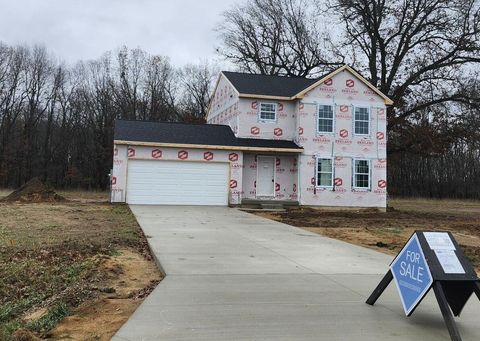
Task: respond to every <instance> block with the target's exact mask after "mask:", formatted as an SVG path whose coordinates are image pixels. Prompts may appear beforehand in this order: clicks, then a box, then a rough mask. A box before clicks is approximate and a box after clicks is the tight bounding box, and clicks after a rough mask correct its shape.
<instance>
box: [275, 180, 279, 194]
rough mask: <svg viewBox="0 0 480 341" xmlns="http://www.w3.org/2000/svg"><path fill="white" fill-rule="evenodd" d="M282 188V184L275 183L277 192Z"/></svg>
mask: <svg viewBox="0 0 480 341" xmlns="http://www.w3.org/2000/svg"><path fill="white" fill-rule="evenodd" d="M279 190H280V184H279V183H278V182H277V183H276V184H275V192H278V191H279Z"/></svg>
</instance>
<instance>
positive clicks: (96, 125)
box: [0, 45, 217, 189]
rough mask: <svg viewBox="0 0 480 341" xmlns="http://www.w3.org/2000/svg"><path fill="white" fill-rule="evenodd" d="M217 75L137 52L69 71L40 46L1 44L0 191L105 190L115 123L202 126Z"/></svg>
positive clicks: (121, 51)
mask: <svg viewBox="0 0 480 341" xmlns="http://www.w3.org/2000/svg"><path fill="white" fill-rule="evenodd" d="M216 76H217V71H216V70H215V69H214V67H213V66H211V65H209V64H208V63H207V62H205V63H201V64H198V65H187V66H185V67H183V68H180V69H175V68H174V67H173V66H172V65H171V63H170V61H169V60H168V58H166V57H162V56H152V55H149V54H147V53H146V52H145V51H142V50H140V49H133V50H129V49H127V48H125V47H124V48H121V49H119V50H118V51H116V52H115V53H113V52H108V53H106V54H104V55H103V56H102V57H100V58H99V59H97V60H93V61H88V62H79V63H78V64H76V65H74V66H68V65H65V64H63V63H59V62H57V61H56V59H55V57H53V56H51V55H49V54H48V52H47V49H46V48H45V47H40V46H34V47H28V46H6V45H0V186H2V187H17V186H19V185H21V184H23V183H24V182H26V181H28V180H29V179H31V178H32V177H34V176H40V177H42V178H43V180H45V181H48V182H49V183H50V184H52V185H54V186H56V187H83V188H102V189H104V188H107V187H108V185H109V178H108V173H109V170H110V169H111V167H112V149H113V122H114V120H115V119H116V118H123V119H141V120H162V121H201V120H203V117H204V116H205V114H206V110H207V105H208V96H209V94H210V92H211V90H212V89H211V87H212V84H213V80H214V78H215V77H216Z"/></svg>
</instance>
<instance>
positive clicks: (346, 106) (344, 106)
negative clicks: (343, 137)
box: [340, 105, 348, 112]
mask: <svg viewBox="0 0 480 341" xmlns="http://www.w3.org/2000/svg"><path fill="white" fill-rule="evenodd" d="M340 112H348V105H341V106H340Z"/></svg>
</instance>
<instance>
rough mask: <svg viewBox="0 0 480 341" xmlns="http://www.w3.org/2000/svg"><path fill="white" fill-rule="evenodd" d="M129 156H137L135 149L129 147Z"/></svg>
mask: <svg viewBox="0 0 480 341" xmlns="http://www.w3.org/2000/svg"><path fill="white" fill-rule="evenodd" d="M127 156H128V157H134V156H135V149H133V148H131V147H129V148H128V150H127Z"/></svg>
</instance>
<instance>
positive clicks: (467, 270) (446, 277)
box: [366, 231, 480, 341]
mask: <svg viewBox="0 0 480 341" xmlns="http://www.w3.org/2000/svg"><path fill="white" fill-rule="evenodd" d="M392 280H395V283H396V284H397V289H398V292H399V294H400V298H401V301H402V304H403V308H404V310H405V314H406V315H407V316H410V315H411V314H412V313H413V312H414V310H415V308H416V307H417V306H418V305H419V304H420V302H421V301H422V299H423V298H424V297H425V295H426V294H427V293H428V291H429V290H430V288H432V287H433V291H434V293H435V297H436V299H437V301H438V305H439V306H440V310H441V312H442V315H443V319H444V321H445V324H446V325H447V328H448V332H449V334H450V338H451V339H452V340H453V341H461V340H462V338H461V336H460V333H459V332H458V328H457V325H456V324H455V320H454V318H453V315H454V316H460V313H461V312H462V309H463V307H464V306H465V304H466V303H467V301H468V299H469V298H470V296H471V295H472V294H473V293H475V294H476V295H477V297H478V299H479V300H480V281H479V279H478V277H477V274H476V273H475V270H474V268H473V266H472V265H471V263H470V262H469V261H468V259H467V258H466V257H465V255H464V254H463V252H462V250H461V249H460V247H459V245H458V243H457V241H456V240H455V238H454V237H453V236H452V234H451V233H450V232H438V231H435V232H427V231H415V232H414V233H413V235H412V236H411V237H410V239H409V240H408V242H407V243H406V244H405V246H404V247H403V248H402V250H401V251H400V252H399V254H398V255H397V257H395V259H394V260H393V262H392V263H391V264H390V270H389V271H388V272H387V274H386V275H385V276H384V277H383V279H382V280H381V281H380V283H379V284H378V286H377V287H376V288H375V290H373V292H372V294H371V295H370V297H369V298H368V299H367V301H366V303H367V304H370V305H374V304H375V302H376V301H377V299H378V298H379V297H380V295H381V294H382V293H383V291H384V290H385V289H386V288H387V286H388V285H389V284H390V282H391V281H392ZM452 313H453V315H452Z"/></svg>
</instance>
